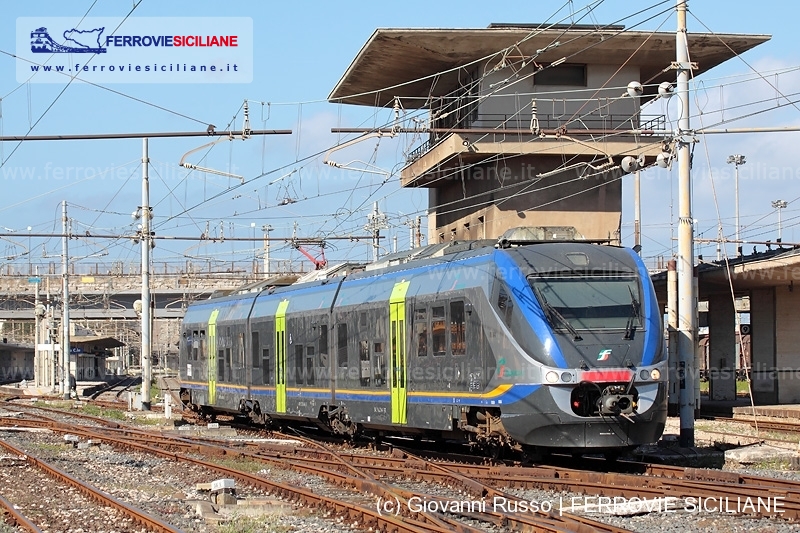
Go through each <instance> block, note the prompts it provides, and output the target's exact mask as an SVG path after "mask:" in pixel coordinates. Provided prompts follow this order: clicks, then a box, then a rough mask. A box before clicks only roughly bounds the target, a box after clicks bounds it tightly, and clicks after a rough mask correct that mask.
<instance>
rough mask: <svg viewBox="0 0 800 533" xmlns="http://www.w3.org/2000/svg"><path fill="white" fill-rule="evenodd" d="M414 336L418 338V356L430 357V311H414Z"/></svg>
mask: <svg viewBox="0 0 800 533" xmlns="http://www.w3.org/2000/svg"><path fill="white" fill-rule="evenodd" d="M414 335H416V336H417V356H418V357H425V356H427V355H428V310H427V309H417V310H415V311H414Z"/></svg>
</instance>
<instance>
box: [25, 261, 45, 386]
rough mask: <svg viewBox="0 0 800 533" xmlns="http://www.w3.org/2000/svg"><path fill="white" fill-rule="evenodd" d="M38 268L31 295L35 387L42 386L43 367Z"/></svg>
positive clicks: (37, 267)
mask: <svg viewBox="0 0 800 533" xmlns="http://www.w3.org/2000/svg"><path fill="white" fill-rule="evenodd" d="M28 254H30V250H28ZM39 281H40V280H39V266H38V265H37V266H36V283H35V284H34V291H35V292H34V293H33V319H34V324H35V325H34V329H33V383H34V385H36V387H41V386H42V378H43V377H44V372H43V369H44V368H45V365H44V364H42V355H41V354H40V353H39V342H40V341H41V338H40V336H39V328H41V326H42V320H41V318H42V314H41V312H40V309H43V307H42V304H41V303H40V301H39Z"/></svg>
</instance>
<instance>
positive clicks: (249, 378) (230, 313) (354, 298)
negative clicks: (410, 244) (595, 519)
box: [179, 241, 668, 456]
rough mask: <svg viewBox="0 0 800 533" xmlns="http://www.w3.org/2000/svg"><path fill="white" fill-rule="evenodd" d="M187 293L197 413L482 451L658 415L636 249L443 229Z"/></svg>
mask: <svg viewBox="0 0 800 533" xmlns="http://www.w3.org/2000/svg"><path fill="white" fill-rule="evenodd" d="M400 256H403V254H397V256H393V257H392V258H391V259H393V260H385V261H383V262H382V263H378V264H374V265H372V266H369V265H368V266H367V267H366V268H364V269H361V270H360V271H359V270H358V269H353V270H351V271H349V272H348V273H347V274H346V275H342V276H334V275H329V276H326V275H322V276H319V279H316V280H314V281H310V282H305V283H296V284H292V285H288V286H265V287H261V288H260V289H258V290H249V291H239V292H237V293H234V294H229V295H225V296H221V297H217V298H210V299H208V300H203V301H199V302H196V303H194V304H192V305H190V306H189V307H188V309H187V311H186V314H185V317H184V320H183V323H182V330H181V336H182V338H181V342H180V349H179V351H180V355H179V361H180V365H179V366H180V371H179V376H180V381H181V392H180V394H181V398H182V400H183V401H184V403H185V404H186V405H188V406H190V407H191V408H192V409H194V410H195V411H197V412H198V413H199V414H200V415H202V416H204V417H208V418H209V419H213V418H215V417H217V416H218V415H222V414H228V415H233V416H239V417H245V418H247V419H248V420H250V421H252V422H254V423H258V424H264V425H267V426H270V427H278V428H282V427H285V426H291V425H306V426H308V425H311V426H314V427H316V428H320V429H322V430H324V431H327V432H330V433H333V434H338V435H343V436H346V437H355V436H359V435H363V436H364V437H367V438H374V439H376V440H381V439H384V438H387V437H391V436H399V437H401V438H413V439H418V440H419V439H432V440H438V441H442V442H451V441H456V442H461V443H463V444H465V445H468V446H471V447H473V448H476V449H478V450H480V451H485V452H488V453H498V450H516V451H522V452H524V453H526V454H530V455H534V456H535V455H540V454H545V453H552V452H557V451H568V452H571V453H573V454H579V453H587V452H597V453H606V454H612V455H613V454H618V453H621V452H623V451H626V450H629V449H631V448H633V447H635V446H639V445H642V444H647V443H653V442H655V441H657V440H658V439H659V438H660V436H661V434H662V432H663V430H664V425H665V421H666V416H667V376H668V371H667V361H666V350H665V349H664V336H663V323H662V313H661V310H660V309H659V307H658V303H657V300H656V296H655V292H654V289H653V286H652V283H651V282H650V277H649V275H648V271H647V269H646V267H645V266H644V264H643V263H642V261H641V259H640V258H639V256H638V255H637V254H636V253H635V252H634V251H632V250H631V249H627V248H622V247H616V246H610V245H600V244H593V243H585V242H561V241H556V242H535V243H520V244H514V243H510V242H498V241H494V242H493V243H481V241H471V242H452V243H448V244H437V245H429V246H427V247H423V248H419V249H417V250H415V251H413V252H408V253H406V254H405V256H404V257H403V258H401V257H400Z"/></svg>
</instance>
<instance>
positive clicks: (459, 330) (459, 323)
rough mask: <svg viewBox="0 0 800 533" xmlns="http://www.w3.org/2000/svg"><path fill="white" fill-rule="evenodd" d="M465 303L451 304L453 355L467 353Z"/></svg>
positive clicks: (451, 348)
mask: <svg viewBox="0 0 800 533" xmlns="http://www.w3.org/2000/svg"><path fill="white" fill-rule="evenodd" d="M465 326H466V320H465V317H464V302H450V350H451V351H452V352H453V355H464V354H466V353H467V343H466V331H465Z"/></svg>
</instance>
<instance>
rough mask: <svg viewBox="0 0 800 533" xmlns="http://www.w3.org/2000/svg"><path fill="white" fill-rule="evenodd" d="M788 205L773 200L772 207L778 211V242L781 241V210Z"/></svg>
mask: <svg viewBox="0 0 800 533" xmlns="http://www.w3.org/2000/svg"><path fill="white" fill-rule="evenodd" d="M788 205H789V203H788V202H786V201H785V200H775V201H774V202H772V207H773V208H774V209H777V210H778V242H780V241H781V209H783V208H784V207H787V206H788Z"/></svg>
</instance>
